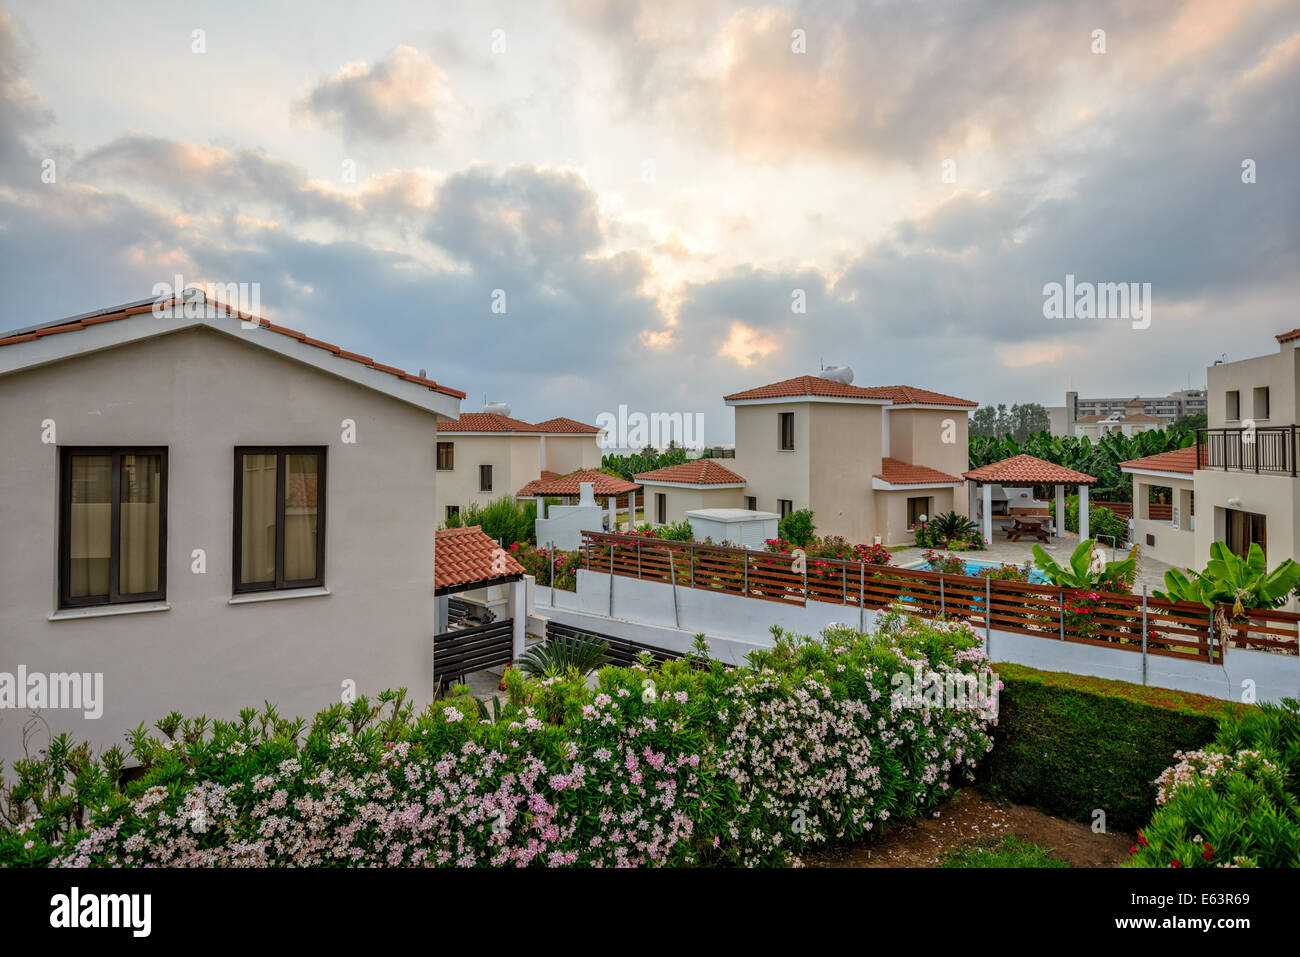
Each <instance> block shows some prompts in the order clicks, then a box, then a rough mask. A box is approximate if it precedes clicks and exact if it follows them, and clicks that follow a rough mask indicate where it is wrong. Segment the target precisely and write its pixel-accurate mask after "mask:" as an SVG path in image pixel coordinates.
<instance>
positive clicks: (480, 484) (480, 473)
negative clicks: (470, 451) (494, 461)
mask: <svg viewBox="0 0 1300 957" xmlns="http://www.w3.org/2000/svg"><path fill="white" fill-rule="evenodd" d="M484 469H487V473H486V474H487V485H486V486H485V485H484V484H483V475H484V472H483V470H484ZM492 478H493V476H492V465H491V463H488V464H480V465H479V467H478V490H479V491H480V492H490V491H492Z"/></svg>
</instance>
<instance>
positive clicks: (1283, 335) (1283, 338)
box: [1273, 329, 1300, 342]
mask: <svg viewBox="0 0 1300 957" xmlns="http://www.w3.org/2000/svg"><path fill="white" fill-rule="evenodd" d="M1273 338H1275V339H1276V340H1277V341H1278V342H1290V341H1291V340H1292V339H1300V329H1292V330H1291V331H1290V332H1279V333H1278V334H1277V335H1276V336H1274V337H1273Z"/></svg>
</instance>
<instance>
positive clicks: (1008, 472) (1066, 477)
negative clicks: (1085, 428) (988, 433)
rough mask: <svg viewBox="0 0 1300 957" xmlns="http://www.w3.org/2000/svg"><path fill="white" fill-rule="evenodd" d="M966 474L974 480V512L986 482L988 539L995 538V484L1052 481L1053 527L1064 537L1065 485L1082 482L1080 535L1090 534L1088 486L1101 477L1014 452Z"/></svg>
mask: <svg viewBox="0 0 1300 957" xmlns="http://www.w3.org/2000/svg"><path fill="white" fill-rule="evenodd" d="M962 476H963V477H964V478H966V479H968V480H969V481H970V483H971V484H970V514H971V517H972V518H973V517H974V516H975V515H976V493H975V489H976V487H977V486H983V488H984V493H983V499H984V501H983V505H984V523H983V526H982V527H983V534H984V540H985V541H992V540H993V486H994V485H1052V486H1055V487H1056V521H1055V522H1053V523H1052V530H1053V532H1055V534H1056V537H1058V538H1059V537H1060V534H1061V532H1062V531H1063V530H1064V528H1065V487H1066V486H1067V485H1078V486H1079V539H1080V541H1082V540H1083V539H1085V538H1087V537H1088V487H1089V486H1090V485H1092V484H1093V483H1094V482H1096V481H1097V479H1096V478H1095V477H1094V476H1091V475H1088V474H1086V473H1084V472H1076V471H1075V470H1074V469H1067V468H1066V467H1065V466H1063V465H1056V464H1054V463H1052V462H1048V461H1045V460H1043V459H1040V458H1036V457H1035V456H1033V455H1023V454H1022V455H1013V456H1012V457H1011V458H1009V459H1003V460H1002V461H1001V462H992V463H990V464H989V465H981V466H980V467H979V468H977V469H971V470H970V471H969V472H963V473H962Z"/></svg>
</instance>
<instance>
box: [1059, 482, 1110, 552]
mask: <svg viewBox="0 0 1300 957" xmlns="http://www.w3.org/2000/svg"><path fill="white" fill-rule="evenodd" d="M1047 510H1048V512H1050V513H1051V516H1052V518H1053V520H1055V518H1056V500H1055V498H1053V499H1052V500H1051V501H1049V502H1048V505H1047ZM1065 529H1066V531H1069V532H1075V533H1077V532H1078V531H1079V496H1078V495H1077V494H1074V495H1067V496H1066V497H1065ZM1088 534H1089V535H1091V536H1092V537H1093V538H1096V539H1101V538H1103V537H1105V538H1107V539H1110V540H1112V541H1114V542H1115V544H1116V545H1119V544H1121V543H1123V542H1125V541H1127V540H1128V519H1126V518H1123V517H1121V516H1119V515H1116V514H1115V513H1114V512H1112V511H1111V510H1110V509H1108V508H1106V507H1105V506H1103V505H1094V504H1093V503H1092V502H1091V501H1090V502H1089V503H1088Z"/></svg>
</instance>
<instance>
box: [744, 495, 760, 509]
mask: <svg viewBox="0 0 1300 957" xmlns="http://www.w3.org/2000/svg"><path fill="white" fill-rule="evenodd" d="M745 508H747V509H748V510H749V511H751V512H757V511H758V496H757V495H746V496H745Z"/></svg>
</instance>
